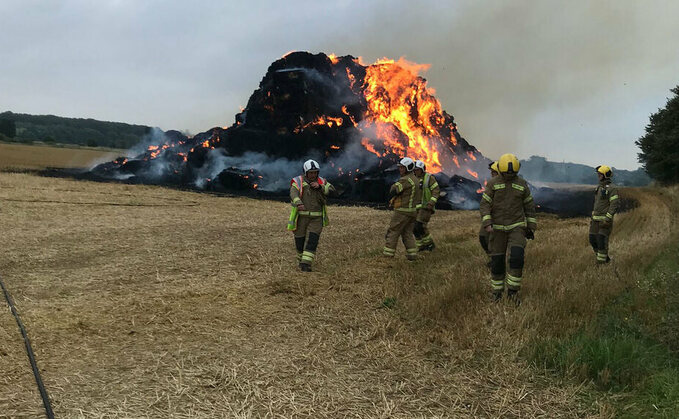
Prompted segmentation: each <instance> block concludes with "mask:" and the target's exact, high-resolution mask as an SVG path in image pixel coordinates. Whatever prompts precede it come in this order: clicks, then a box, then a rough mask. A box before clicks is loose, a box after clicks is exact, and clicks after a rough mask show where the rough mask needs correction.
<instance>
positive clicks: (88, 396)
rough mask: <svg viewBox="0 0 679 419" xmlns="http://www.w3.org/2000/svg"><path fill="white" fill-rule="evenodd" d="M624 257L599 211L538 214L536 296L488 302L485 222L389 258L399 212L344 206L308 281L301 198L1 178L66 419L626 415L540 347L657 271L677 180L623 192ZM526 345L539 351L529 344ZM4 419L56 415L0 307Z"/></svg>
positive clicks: (8, 274) (35, 335) (41, 350)
mask: <svg viewBox="0 0 679 419" xmlns="http://www.w3.org/2000/svg"><path fill="white" fill-rule="evenodd" d="M623 194H624V195H625V196H627V197H631V198H635V199H637V200H638V201H639V202H640V203H641V206H640V207H639V208H637V209H635V210H633V211H631V212H629V213H625V214H621V215H619V216H617V217H616V223H615V227H614V228H615V231H614V237H613V240H612V245H611V254H612V256H613V257H614V263H613V264H612V265H609V266H605V267H597V266H595V263H594V261H595V258H594V255H593V253H592V250H591V248H590V247H589V244H588V241H587V225H588V220H587V219H581V218H578V219H563V220H562V219H558V218H556V217H554V216H545V215H541V216H539V230H538V232H537V233H536V240H535V241H534V242H530V243H529V245H528V248H527V252H526V254H527V261H526V269H525V273H524V276H525V278H526V279H525V280H524V284H525V285H524V289H523V291H522V292H523V304H522V306H521V307H519V308H516V307H514V306H511V305H509V304H505V303H501V304H497V305H494V304H491V303H489V299H488V291H489V283H488V282H489V279H488V273H487V268H486V266H485V263H486V256H485V254H483V252H482V250H481V248H480V246H479V245H478V240H477V232H478V225H479V216H478V214H477V212H465V211H439V212H437V213H436V214H435V215H434V217H433V219H432V222H431V224H430V225H431V228H432V231H433V234H434V237H435V240H436V242H437V249H436V251H435V252H433V253H431V254H429V253H428V254H425V255H423V257H421V258H420V260H418V261H416V262H414V263H409V262H407V261H406V260H405V257H404V250H403V247H402V245H399V246H400V247H399V251H398V253H397V258H396V259H395V260H393V261H389V260H384V259H383V258H382V257H381V249H382V246H383V237H384V233H385V229H386V226H387V224H388V221H389V217H390V215H391V214H390V213H389V212H386V211H379V210H374V209H369V208H364V207H331V208H330V217H331V225H330V226H329V227H328V228H326V229H325V230H324V231H323V234H322V235H321V242H320V246H319V251H318V255H317V263H316V265H315V266H314V272H313V273H310V274H309V273H301V272H299V271H298V270H297V268H296V263H295V251H294V247H293V240H292V237H291V234H290V233H288V232H286V231H285V223H286V220H287V215H288V209H289V206H288V204H285V203H279V202H270V201H259V200H253V199H246V198H223V197H217V196H211V195H205V194H199V193H192V192H185V191H177V190H171V189H164V188H160V187H150V186H138V185H134V186H132V185H121V184H102V183H91V182H82V181H73V180H67V179H53V178H42V177H37V176H34V175H31V174H21V173H0V231H2V252H1V256H0V275H2V278H3V280H4V282H5V284H6V285H7V286H8V288H9V289H10V291H11V292H12V294H13V296H14V299H15V301H16V304H17V308H18V310H19V312H20V314H21V316H22V319H23V322H24V323H25V325H26V327H27V330H28V333H29V336H30V337H31V340H32V343H33V347H34V349H35V351H36V358H37V361H38V364H39V366H40V368H41V372H42V376H43V380H44V382H45V385H46V387H47V390H48V392H49V394H50V397H51V399H52V403H53V407H54V410H55V414H56V415H57V417H107V418H111V417H121V418H122V417H157V418H167V417H175V418H182V417H215V418H217V417H385V418H386V417H390V418H393V417H403V418H412V417H545V418H554V417H587V416H589V417H613V416H615V415H616V414H619V413H620V411H619V410H616V407H615V400H613V399H611V397H610V395H607V394H606V393H604V392H600V391H598V390H597V388H596V387H595V384H594V383H592V382H581V381H579V380H572V379H569V378H568V377H565V378H564V377H562V376H560V375H558V374H555V373H554V371H551V370H547V369H545V368H540V367H539V366H536V365H535V363H534V362H533V361H532V359H531V357H530V356H528V355H526V354H527V353H528V352H529V350H530V348H531V347H532V345H533V344H534V342H535V341H536V340H540V339H546V338H550V339H551V338H554V339H558V338H561V337H565V336H569V335H570V334H572V333H574V331H576V330H578V329H579V328H581V327H583V326H584V325H586V324H588V323H589V322H591V321H593V320H594V319H595V318H596V316H597V314H598V313H599V312H600V311H601V310H602V309H603V308H605V307H606V306H607V305H609V304H610V303H611V302H612V301H613V299H614V298H616V297H617V296H618V295H620V294H621V293H622V292H624V291H625V290H626V289H629V288H630V287H635V286H636V285H637V284H639V283H640V281H641V280H642V278H643V275H644V267H645V266H646V265H648V264H649V263H651V261H652V260H653V258H654V257H655V256H656V255H657V254H658V252H659V251H660V250H661V249H663V248H664V247H665V246H666V245H667V243H669V241H670V240H673V239H674V237H675V235H676V221H677V220H676V208H677V206H676V204H677V196H678V191H677V189H676V188H675V189H662V190H661V189H643V190H642V189H636V190H627V189H626V190H623ZM527 351H528V352H527ZM0 371H2V372H3V374H2V376H1V378H0V416H3V415H4V416H7V417H36V416H40V415H42V414H43V413H42V412H43V411H42V405H41V401H40V398H39V395H38V392H37V389H36V386H35V382H34V379H33V376H32V374H31V370H30V367H29V364H28V360H27V358H26V354H25V351H24V348H23V343H22V341H21V337H20V335H19V331H18V329H17V326H16V323H15V322H14V319H13V318H12V316H11V315H10V314H9V311H8V310H6V311H4V314H2V315H0Z"/></svg>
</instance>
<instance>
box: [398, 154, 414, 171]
mask: <svg viewBox="0 0 679 419" xmlns="http://www.w3.org/2000/svg"><path fill="white" fill-rule="evenodd" d="M398 164H400V165H401V166H403V167H405V168H406V170H407V171H408V172H412V171H413V169H414V168H415V162H414V161H413V159H411V158H410V157H404V158H402V159H401V161H400V162H398Z"/></svg>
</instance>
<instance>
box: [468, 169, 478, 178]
mask: <svg viewBox="0 0 679 419" xmlns="http://www.w3.org/2000/svg"><path fill="white" fill-rule="evenodd" d="M467 173H469V174H470V175H472V176H474V177H475V178H477V179H478V178H479V174H478V173H476V172H475V171H473V170H471V169H467Z"/></svg>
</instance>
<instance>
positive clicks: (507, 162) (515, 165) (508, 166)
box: [497, 153, 521, 173]
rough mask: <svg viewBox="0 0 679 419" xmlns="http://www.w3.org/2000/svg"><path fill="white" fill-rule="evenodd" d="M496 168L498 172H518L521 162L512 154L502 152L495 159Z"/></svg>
mask: <svg viewBox="0 0 679 419" xmlns="http://www.w3.org/2000/svg"><path fill="white" fill-rule="evenodd" d="M497 168H498V169H500V170H498V172H500V173H519V169H520V168H521V163H519V159H517V158H516V156H515V155H513V154H509V153H507V154H503V155H502V156H500V160H498V161H497Z"/></svg>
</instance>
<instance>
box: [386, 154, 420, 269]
mask: <svg viewBox="0 0 679 419" xmlns="http://www.w3.org/2000/svg"><path fill="white" fill-rule="evenodd" d="M413 169H415V162H414V161H413V159H411V158H409V157H404V158H402V159H401V161H400V162H399V163H398V172H399V174H400V175H401V178H400V179H399V180H398V182H396V183H394V184H393V185H392V186H391V189H389V196H390V198H391V199H390V203H391V205H392V207H393V208H394V214H393V215H392V216H391V223H390V224H389V229H388V230H387V235H386V237H385V245H384V251H383V254H384V256H387V257H390V258H392V257H394V255H395V254H396V245H397V243H398V238H399V237H401V240H403V244H404V245H405V247H406V258H407V259H408V260H415V259H417V244H416V242H415V236H414V235H413V229H414V227H415V220H416V218H417V205H418V203H419V202H421V201H422V190H421V188H420V181H419V179H418V178H417V177H416V176H415V174H414V173H413Z"/></svg>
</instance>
